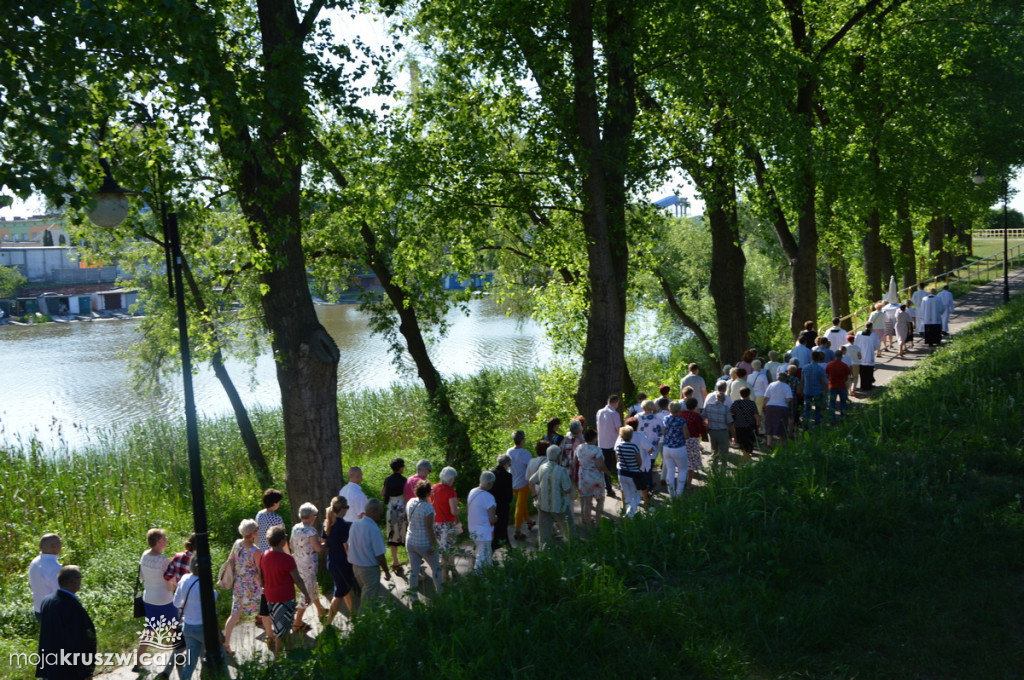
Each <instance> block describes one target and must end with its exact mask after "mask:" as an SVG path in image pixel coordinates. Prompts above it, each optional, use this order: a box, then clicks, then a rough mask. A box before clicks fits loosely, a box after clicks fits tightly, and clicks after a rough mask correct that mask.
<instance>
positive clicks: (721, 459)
mask: <svg viewBox="0 0 1024 680" xmlns="http://www.w3.org/2000/svg"><path fill="white" fill-rule="evenodd" d="M730 407H731V404H727V403H726V396H725V392H723V391H718V392H716V393H715V400H714V401H712V402H710V403H708V404H706V405H705V406H704V424H705V425H706V426H707V428H708V439H710V440H711V467H712V469H715V470H724V469H726V468H727V467H728V465H729V461H728V456H729V440H730V439H733V438H735V436H736V431H735V428H733V424H732V423H733V419H732V413H731V412H730V410H729V409H730Z"/></svg>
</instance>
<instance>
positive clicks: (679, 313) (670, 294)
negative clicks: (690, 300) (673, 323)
mask: <svg viewBox="0 0 1024 680" xmlns="http://www.w3.org/2000/svg"><path fill="white" fill-rule="evenodd" d="M654 276H655V278H657V279H658V283H660V284H661V290H662V291H664V293H665V301H666V302H668V308H669V309H671V310H672V313H673V314H675V315H676V317H677V318H678V319H679V320H680V321H682V322H683V325H684V326H686V327H687V328H688V329H689V330H690V332H692V333H693V334H694V336H696V338H697V341H698V342H700V345H701V347H703V348H704V352H705V353H706V354H707V355H708V358H709V359H711V361H712V363H714V365H715V370H718V371H721V370H722V364H721V362H720V361H719V360H718V356H717V355H716V354H715V346H714V345H712V344H711V340H710V339H709V338H708V336H707V333H705V332H704V329H703V328H701V326H700V324H699V323H697V321H696V319H694V318H693V317H692V316H690V315H689V314H687V313H686V310H684V309H683V307H682V305H680V304H679V300H678V299H677V298H676V294H675V291H674V290H672V286H670V285H669V283H668V279H666V278H665V275H664V273H663V272H662V271H661V268H660V267H656V268H655V269H654Z"/></svg>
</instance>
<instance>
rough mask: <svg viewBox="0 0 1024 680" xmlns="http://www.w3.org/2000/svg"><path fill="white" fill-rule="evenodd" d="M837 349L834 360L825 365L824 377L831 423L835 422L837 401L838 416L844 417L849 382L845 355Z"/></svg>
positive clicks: (841, 350) (848, 369)
mask: <svg viewBox="0 0 1024 680" xmlns="http://www.w3.org/2000/svg"><path fill="white" fill-rule="evenodd" d="M845 353H846V352H845V350H843V348H840V349H839V353H838V354H836V358H835V359H833V360H832V361H830V362H828V364H826V365H825V376H826V377H827V378H828V412H829V413H831V414H832V422H833V423H834V422H836V400H838V401H839V415H841V416H845V415H846V397H847V390H848V389H849V388H848V382H849V380H850V367H849V366H847V365H846V362H845V361H843V355H844V354H845Z"/></svg>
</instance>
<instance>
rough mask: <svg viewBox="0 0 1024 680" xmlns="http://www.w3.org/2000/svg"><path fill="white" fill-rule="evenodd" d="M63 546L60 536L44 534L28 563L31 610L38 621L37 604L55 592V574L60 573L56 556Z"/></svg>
mask: <svg viewBox="0 0 1024 680" xmlns="http://www.w3.org/2000/svg"><path fill="white" fill-rule="evenodd" d="M63 547H64V544H63V543H61V540H60V536H58V535H57V534H46V535H45V536H43V537H42V538H40V539H39V554H38V555H37V556H36V557H35V559H33V560H32V563H31V564H29V565H28V585H29V588H31V589H32V611H33V612H34V613H35V615H36V621H39V605H41V604H42V603H43V600H44V599H45V598H46V597H47V596H48V595H52V594H53V593H55V592H57V574H58V573H60V563H59V562H57V556H58V555H60V551H61V548H63Z"/></svg>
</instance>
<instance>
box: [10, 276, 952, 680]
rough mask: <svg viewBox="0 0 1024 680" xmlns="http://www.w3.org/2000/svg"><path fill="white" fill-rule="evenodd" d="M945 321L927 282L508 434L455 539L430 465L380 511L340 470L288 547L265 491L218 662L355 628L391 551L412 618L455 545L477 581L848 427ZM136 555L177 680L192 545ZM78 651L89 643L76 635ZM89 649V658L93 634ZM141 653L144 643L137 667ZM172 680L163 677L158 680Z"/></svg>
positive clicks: (63, 604) (451, 500) (51, 583)
mask: <svg viewBox="0 0 1024 680" xmlns="http://www.w3.org/2000/svg"><path fill="white" fill-rule="evenodd" d="M952 309H953V300H952V295H951V294H950V293H949V291H948V289H945V290H943V291H942V292H940V293H936V292H935V291H934V290H933V291H930V292H926V291H925V290H924V285H923V284H922V285H921V286H920V287H919V290H918V291H916V292H915V293H914V295H913V297H912V299H911V300H908V301H907V302H905V303H902V304H901V303H899V301H898V300H889V301H886V300H883V301H881V302H879V303H877V304H876V305H875V311H874V312H873V313H872V314H871V316H870V317H869V318H868V321H867V323H866V325H865V328H864V330H863V331H860V332H856V333H852V332H849V331H847V330H844V329H843V328H841V327H840V325H839V323H840V319H838V318H836V319H833V325H832V327H831V328H828V329H827V330H825V331H824V332H821V333H819V332H817V331H816V330H815V328H814V324H813V323H812V322H808V323H807V324H805V328H804V330H803V331H802V332H801V333H800V334H799V337H798V338H797V341H796V343H795V345H794V346H793V347H792V348H791V349H790V350H789V351H788V352H786V353H784V355H783V356H782V357H781V360H780V357H779V355H778V353H777V352H775V351H771V352H769V353H768V357H767V361H763V360H762V359H761V358H760V357H759V356H758V352H757V350H755V349H750V350H747V351H746V352H744V354H743V356H742V357H741V358H740V360H739V361H737V362H736V364H735V365H734V366H733V365H729V364H727V365H725V366H723V368H722V372H721V375H719V376H716V378H715V379H714V380H713V381H711V386H712V389H710V390H709V389H708V382H707V381H705V379H704V377H703V376H702V375H701V368H700V366H699V365H698V364H696V363H693V364H690V365H689V367H688V373H687V375H686V376H685V377H683V378H682V379H681V381H680V384H679V398H678V399H675V400H674V399H672V398H671V397H670V396H669V394H670V392H671V391H672V389H671V388H670V387H669V386H668V385H661V386H660V388H659V396H658V397H657V398H655V399H649V398H648V397H647V395H646V394H644V393H639V394H637V395H636V401H635V403H634V404H632V405H631V406H629V407H628V408H625V409H624V408H623V404H622V400H621V397H620V395H619V394H612V395H610V396H609V397H608V400H607V403H606V405H605V406H604V408H602V409H600V410H599V411H598V412H597V413H596V414H595V416H594V425H593V427H588V424H587V419H586V418H585V417H584V416H583V415H577V416H576V417H574V418H573V419H572V420H571V421H570V422H569V425H568V429H567V432H566V433H565V434H563V433H562V432H561V431H560V430H561V427H562V422H561V420H560V419H559V418H551V419H550V420H549V421H547V424H546V432H545V435H544V437H543V438H542V439H540V440H538V441H536V442H535V443H534V444H533V446H532V450H530V449H529V448H527V447H526V434H525V432H523V431H522V430H517V431H515V432H514V433H513V434H512V438H511V439H512V441H511V443H512V446H511V447H510V448H509V449H508V450H507V451H506V452H505V453H502V454H501V455H499V456H498V457H497V461H496V465H495V467H494V468H493V469H492V470H485V471H484V472H482V473H481V474H480V477H479V484H478V486H476V487H475V488H473V489H472V490H471V491H470V492H469V493H468V494H467V495H466V498H465V511H466V514H465V517H466V526H465V527H463V524H462V521H461V520H460V517H461V516H462V514H461V513H462V510H463V506H462V503H461V499H460V498H459V494H458V492H457V491H456V488H455V480H456V478H457V476H458V471H457V470H455V469H454V468H452V467H444V468H443V469H442V470H441V471H440V473H439V474H438V478H437V481H436V482H433V483H432V482H431V481H430V477H431V475H432V473H433V465H432V464H431V462H430V461H429V460H426V459H424V460H420V461H418V462H417V463H416V468H415V474H413V475H411V476H409V477H406V476H405V469H406V463H405V461H404V460H403V459H402V458H395V459H394V460H392V461H391V464H390V466H391V474H390V475H389V476H388V477H387V478H386V479H385V480H384V483H383V486H382V488H381V490H380V494H379V495H380V498H370V497H369V496H368V495H367V494H366V492H365V490H364V489H363V486H362V483H363V472H362V470H361V469H360V468H359V467H351V468H349V470H348V483H347V484H345V485H344V486H343V487H342V488H341V489H340V490H339V492H338V495H337V496H336V497H334V498H332V499H331V502H330V505H329V507H328V509H327V513H326V518H325V521H324V522H323V524H322V526H321V527H320V528H319V529H318V528H317V519H318V517H319V515H320V511H319V509H318V508H317V507H316V506H315V505H313V504H312V503H309V502H305V503H302V504H301V505H300V506H299V511H298V518H299V522H298V523H297V524H295V525H294V526H293V527H292V528H291V534H290V537H289V535H288V533H287V531H286V525H285V521H284V519H283V518H282V517H281V516H280V515H279V514H278V513H277V510H278V509H279V508H280V506H281V503H282V501H283V500H284V496H283V494H282V493H281V492H280V491H278V490H276V489H267V490H266V491H265V492H264V494H263V497H262V508H261V509H260V510H259V511H258V512H256V513H255V516H254V518H252V519H245V520H243V521H242V522H241V523H240V524H239V526H238V534H239V538H238V540H236V541H235V542H234V544H233V545H232V546H231V549H230V551H229V557H228V565H227V566H228V568H229V570H230V572H231V574H233V582H232V584H231V586H230V590H231V595H232V603H231V614H230V616H229V617H228V619H227V621H226V622H225V625H224V629H223V640H224V649H225V652H226V653H227V654H228V655H233V654H234V651H233V649H232V647H231V640H232V633H233V631H234V630H235V628H236V626H237V625H238V623H239V621H240V620H241V618H242V617H244V616H255V617H256V624H257V627H258V628H262V630H263V631H264V632H265V635H266V641H267V643H268V645H269V646H270V648H271V649H272V650H274V651H275V652H276V653H279V652H280V651H281V650H282V649H283V648H284V646H285V644H286V642H287V641H288V640H289V639H290V638H291V634H292V633H296V632H298V633H302V632H305V631H307V630H309V628H310V626H309V625H308V624H306V623H305V622H304V621H303V616H304V614H305V612H306V610H307V609H309V608H310V607H313V608H315V610H316V613H317V616H318V617H320V619H321V621H322V623H323V624H324V625H328V624H330V623H331V622H332V621H334V619H335V618H336V616H337V615H338V614H339V613H340V612H341V611H342V607H343V606H344V608H345V611H346V612H347V613H348V615H349V616H352V615H354V613H355V611H356V608H355V607H354V601H353V597H352V595H353V592H354V591H358V592H359V593H360V605H359V610H360V611H365V610H368V609H370V608H373V607H374V606H375V605H376V604H377V603H379V602H380V600H381V599H383V598H384V597H385V596H386V590H385V589H384V587H383V585H382V583H381V578H382V577H383V579H384V580H386V581H390V580H391V579H392V574H395V575H397V576H400V577H401V576H404V575H405V567H404V566H403V565H402V564H401V562H400V560H399V557H400V555H399V548H402V547H404V548H405V551H406V553H407V555H408V575H407V579H408V590H407V594H408V598H409V601H410V602H411V603H412V604H413V605H414V606H415V605H417V604H418V603H419V602H420V593H419V586H420V576H421V572H423V570H424V567H425V566H426V567H428V568H429V570H430V577H431V580H432V582H433V586H434V590H435V591H436V592H441V591H442V590H443V588H444V586H445V583H447V582H449V581H450V580H452V579H453V578H455V577H456V576H457V574H458V572H457V571H456V569H455V555H456V546H457V542H458V540H459V537H460V536H461V535H462V534H464V533H465V534H467V535H468V537H469V539H470V540H471V541H472V543H473V547H474V552H475V559H474V568H475V569H477V570H479V569H483V568H485V567H486V566H487V565H488V564H490V562H491V561H492V559H493V554H494V551H496V550H500V549H502V548H508V547H512V546H522V545H524V543H525V542H526V541H527V533H528V532H530V531H532V530H534V529H536V530H537V545H538V547H539V549H541V550H544V549H546V548H547V547H548V546H550V545H551V544H552V542H553V540H554V538H555V528H556V527H557V529H558V532H559V533H560V535H561V536H562V538H563V539H564V540H567V541H571V540H575V539H576V538H577V536H578V532H579V529H578V528H577V521H576V519H575V507H576V501H577V500H578V501H579V516H580V519H579V525H580V528H582V529H583V530H584V531H586V530H590V529H592V528H593V527H594V526H596V524H597V523H598V522H599V521H600V520H601V518H602V511H603V509H604V507H605V498H606V497H610V498H619V496H618V494H617V493H616V490H615V486H614V483H615V482H617V485H618V492H619V493H621V514H622V515H623V516H624V517H627V518H628V517H632V516H634V515H635V514H636V513H637V512H638V511H639V510H640V508H641V506H642V505H646V504H648V503H650V502H651V501H652V498H653V497H654V495H655V494H657V493H659V492H664V493H666V494H667V495H668V496H669V497H670V498H671V497H676V496H679V495H681V494H684V493H689V492H691V491H692V490H693V489H694V488H695V485H694V480H695V478H696V476H697V475H698V473H699V471H700V470H701V469H702V468H703V467H704V457H705V455H709V456H710V462H711V467H712V469H713V470H724V469H725V468H726V467H727V466H728V464H729V461H728V457H729V455H730V451H731V449H732V448H733V447H735V448H736V449H738V450H739V452H740V454H741V455H742V457H743V459H746V460H750V459H751V458H752V456H753V455H754V453H755V452H756V451H758V450H760V451H766V450H768V449H770V448H771V447H772V446H773V445H774V444H775V443H776V442H782V441H785V440H787V439H788V438H790V437H792V436H793V435H794V433H795V431H796V430H797V429H798V428H804V429H810V428H813V427H816V426H819V425H820V424H821V422H822V419H823V415H824V416H825V418H826V419H827V420H829V421H831V422H835V421H836V419H837V418H841V417H843V416H844V415H845V414H846V412H847V408H848V403H849V402H848V398H849V397H851V396H854V395H855V394H856V393H857V391H858V385H857V383H858V381H859V390H860V391H862V392H868V391H870V390H871V389H872V388H873V385H874V368H875V365H876V362H877V361H880V360H882V358H883V357H884V355H885V354H886V353H891V354H892V355H895V356H903V355H904V354H905V352H906V351H907V349H908V348H909V347H913V345H914V342H915V337H914V333H915V331H917V332H918V333H919V334H920V336H921V337H922V339H923V341H924V342H925V343H926V344H929V345H931V344H936V343H938V342H941V338H942V336H943V335H944V334H948V333H949V326H948V324H949V315H950V312H951V311H952ZM623 416H625V419H623ZM762 442H763V443H762ZM705 444H706V446H705ZM655 472H658V473H659V474H658V477H657V479H658V481H657V483H656V481H655V479H656V478H655ZM513 502H514V503H515V508H514V512H513V509H512V503H513ZM531 505H532V508H531ZM534 517H536V519H534ZM382 520H383V522H384V530H383V532H382V529H381V526H380V522H381V521H382ZM510 526H511V529H512V536H511V537H510V536H509V527H510ZM146 541H147V545H148V549H147V550H146V551H145V552H143V554H142V556H141V558H140V561H139V581H140V582H141V584H142V591H143V592H142V601H143V603H144V607H145V616H146V622H147V623H146V626H147V628H153V627H155V626H157V625H161V624H163V623H165V622H167V621H177V620H179V619H180V620H182V621H183V636H184V639H185V645H186V649H187V650H188V651H189V652H190V653H189V654H188V655H187V657H188V661H187V662H186V664H185V665H184V666H183V667H182V668H180V669H179V677H180V678H181V679H182V680H188V679H189V678H190V676H191V674H192V671H193V668H194V665H195V662H196V660H198V658H199V655H200V654H201V652H202V644H203V635H202V618H201V613H200V610H199V601H198V600H199V598H198V597H193V598H192V599H191V600H190V599H189V595H190V594H191V593H192V591H193V590H194V589H195V583H196V579H195V576H194V575H193V574H192V573H191V571H190V565H191V559H192V555H193V551H194V547H195V546H194V538H193V537H190V538H189V539H188V540H187V541H185V544H184V546H183V548H184V549H183V550H182V551H181V552H178V553H176V554H175V555H173V557H168V556H167V555H165V554H164V553H165V551H166V549H167V545H168V539H167V535H166V533H165V532H164V531H163V530H161V529H151V530H150V531H149V532H148V534H147V536H146ZM513 541H514V542H513ZM61 547H62V544H61V540H60V538H59V537H58V536H56V535H55V534H47V535H46V536H44V537H43V538H42V539H41V541H40V544H39V549H40V554H39V556H38V557H37V558H36V559H35V560H33V561H32V564H31V566H30V568H29V582H30V586H31V589H32V595H33V607H34V610H35V615H36V618H37V620H38V621H39V622H40V625H41V634H40V653H42V652H43V651H44V650H46V649H53V648H54V646H55V645H56V644H57V643H55V642H54V641H55V640H59V639H60V637H61V635H66V632H64V633H59V632H57V631H58V627H59V630H60V631H64V630H65V627H66V625H67V621H68V620H74V621H77V622H79V623H81V622H82V621H84V620H87V619H88V615H87V614H85V612H84V610H81V611H79V610H80V609H81V605H78V604H77V599H76V597H75V595H74V593H75V592H76V591H77V588H78V585H79V584H80V582H81V572H80V570H79V569H78V567H74V566H69V567H61V565H60V564H59V563H58V559H57V558H58V555H59V553H60V551H61ZM389 553H390V560H389V559H388V557H389ZM321 554H325V555H326V568H327V571H328V573H329V574H330V576H331V580H332V581H333V591H332V593H331V598H330V600H329V602H328V603H327V605H326V606H325V604H324V602H323V601H322V600H321V596H320V588H319V585H318V581H317V572H318V569H319V565H320V556H321ZM296 591H298V593H297V592H296ZM69 596H70V597H71V598H72V600H73V602H72V601H71V600H69V599H68V598H69ZM75 605H77V607H76V606H75ZM58 612H59V613H58ZM83 615H84V617H85V618H84V619H83V618H82V616H83ZM81 625H83V626H84V625H86V624H85V623H81ZM88 626H89V627H91V622H89V623H88ZM68 639H71V638H68ZM69 644H70V643H69ZM74 644H75V645H78V646H81V645H83V644H85V643H83V642H82V641H81V640H79V639H78V638H77V637H75V638H74ZM92 645H93V650H95V637H94V636H93V640H92ZM147 645H148V640H147V638H146V637H145V636H144V637H143V639H142V642H141V644H140V646H139V649H138V655H139V656H141V655H142V653H143V652H144V651H145V650H146V648H147ZM133 670H136V671H140V672H141V671H143V670H144V669H143V668H141V667H140V666H137V667H136V668H135V669H133ZM170 670H171V669H170V667H168V668H167V669H164V670H163V671H162V672H161V675H162V676H164V677H167V676H168V675H169V672H170Z"/></svg>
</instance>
